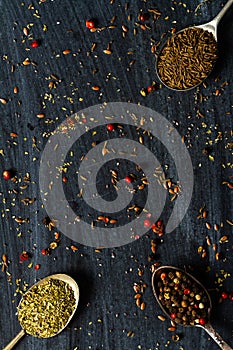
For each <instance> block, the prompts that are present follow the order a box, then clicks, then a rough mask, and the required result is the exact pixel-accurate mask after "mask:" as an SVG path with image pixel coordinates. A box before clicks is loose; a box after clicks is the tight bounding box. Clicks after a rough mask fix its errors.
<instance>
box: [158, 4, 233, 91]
mask: <svg viewBox="0 0 233 350" xmlns="http://www.w3.org/2000/svg"><path fill="white" fill-rule="evenodd" d="M232 4H233V0H228V2H227V3H226V5H225V6H224V7H223V8H222V10H221V11H220V12H219V13H218V15H217V16H216V17H214V19H212V21H210V22H208V23H204V24H201V25H198V26H191V27H187V28H184V29H182V30H180V31H179V32H177V33H176V35H177V34H179V33H181V32H183V31H184V30H186V29H194V28H199V29H203V30H206V31H208V32H210V33H212V34H213V37H214V39H215V40H216V42H217V41H218V38H217V28H218V24H219V22H220V20H221V19H222V18H223V16H224V15H225V13H226V12H227V11H228V10H229V8H230V7H231V5H232ZM165 46H166V42H165V44H164V45H163V47H162V48H161V50H160V53H159V54H158V57H157V60H156V73H157V76H158V78H159V80H160V82H161V83H162V84H163V85H165V86H166V87H167V88H169V89H171V90H174V91H188V90H191V89H193V88H195V87H197V86H199V85H200V84H201V83H202V82H203V81H204V80H205V79H206V78H207V77H205V79H203V80H202V81H201V82H199V83H198V84H196V85H194V86H192V87H189V88H187V89H178V88H177V89H176V88H172V87H170V86H168V85H167V84H166V83H165V82H164V81H163V80H162V79H161V77H160V75H159V70H158V61H159V56H160V54H161V52H162V50H163V48H164V47H165ZM210 73H211V72H209V74H210ZM209 74H208V75H209Z"/></svg>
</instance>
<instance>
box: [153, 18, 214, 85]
mask: <svg viewBox="0 0 233 350" xmlns="http://www.w3.org/2000/svg"><path fill="white" fill-rule="evenodd" d="M211 22H212V21H210V22H208V23H204V24H200V25H196V26H188V27H185V28H183V29H181V30H179V31H178V32H177V33H174V34H172V35H170V36H169V38H171V37H172V36H174V35H178V34H179V33H182V32H184V31H185V30H186V29H192V28H199V29H203V30H204V31H206V32H209V33H211V34H212V35H213V37H214V39H215V41H216V44H217V48H218V40H217V37H215V36H214V34H213V33H212V32H211V31H210V30H208V29H205V28H204V26H205V25H207V24H209V23H211ZM169 38H167V39H166V40H164V43H163V45H162V46H161V48H160V49H159V52H158V54H157V55H156V62H155V72H156V75H157V77H158V79H159V81H160V83H162V84H163V85H164V86H165V87H166V88H168V89H170V90H172V91H178V92H186V91H190V90H193V89H195V88H197V87H198V86H200V85H201V84H202V83H204V82H205V81H206V79H207V78H208V77H209V76H210V74H211V73H212V72H213V69H214V67H215V65H216V63H217V60H218V57H217V59H216V61H215V62H214V65H213V67H212V69H211V71H210V72H209V73H208V75H207V76H206V77H205V79H203V80H202V81H200V82H199V83H198V84H196V85H194V86H191V87H189V88H187V89H176V88H172V87H170V86H169V85H167V84H166V83H165V82H164V81H163V80H162V79H161V77H160V75H159V72H158V60H159V56H160V55H161V52H162V50H163V48H164V47H165V45H166V43H167V41H168V39H169Z"/></svg>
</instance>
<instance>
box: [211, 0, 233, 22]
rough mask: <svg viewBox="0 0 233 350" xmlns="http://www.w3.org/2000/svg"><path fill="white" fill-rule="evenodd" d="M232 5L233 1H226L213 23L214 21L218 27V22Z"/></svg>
mask: <svg viewBox="0 0 233 350" xmlns="http://www.w3.org/2000/svg"><path fill="white" fill-rule="evenodd" d="M232 4H233V0H228V1H227V3H226V5H225V6H223V8H222V9H221V11H220V12H219V13H218V14H217V16H216V17H215V18H214V19H213V21H215V23H216V25H218V23H219V22H220V20H221V19H222V17H223V16H224V15H225V13H226V12H227V10H228V9H229V8H230V7H231V5H232Z"/></svg>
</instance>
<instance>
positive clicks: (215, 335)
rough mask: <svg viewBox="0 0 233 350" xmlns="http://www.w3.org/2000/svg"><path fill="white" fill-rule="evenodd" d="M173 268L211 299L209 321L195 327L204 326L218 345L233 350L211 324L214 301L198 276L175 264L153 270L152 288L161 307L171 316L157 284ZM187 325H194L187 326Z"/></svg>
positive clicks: (226, 349)
mask: <svg viewBox="0 0 233 350" xmlns="http://www.w3.org/2000/svg"><path fill="white" fill-rule="evenodd" d="M171 270H175V271H180V272H182V274H185V275H187V276H188V277H189V279H191V280H193V281H195V282H196V283H197V284H198V285H199V286H200V287H201V288H202V289H203V291H204V292H205V294H206V295H207V296H208V299H209V308H208V321H207V323H206V324H205V325H200V324H196V325H195V326H194V327H201V328H203V329H204V330H205V331H206V332H207V333H208V334H209V335H210V336H211V338H213V340H214V341H215V342H216V343H217V344H218V346H219V347H220V348H221V349H222V350H233V349H232V348H231V347H230V346H229V345H228V344H227V343H226V342H225V341H224V340H223V339H222V338H221V336H220V335H219V334H218V333H217V332H216V331H215V330H214V328H213V327H212V325H211V324H210V321H209V318H210V313H211V309H212V303H211V298H210V295H209V293H208V292H207V290H206V289H205V287H204V286H203V285H202V284H201V283H200V282H199V281H198V280H196V278H194V277H193V276H192V275H190V274H189V273H187V272H185V271H183V270H181V269H178V268H177V267H174V266H161V267H159V268H158V269H156V270H155V271H154V272H153V275H152V289H153V293H154V295H155V298H156V300H157V302H158V304H159V306H160V307H161V309H162V310H163V312H164V313H165V314H166V315H167V316H168V317H169V318H170V315H169V314H168V313H167V311H166V310H165V309H164V307H163V306H162V305H161V302H160V300H159V298H158V288H156V286H157V282H158V280H159V276H160V275H161V273H162V272H169V271H171ZM185 327H193V326H189V325H187V326H185Z"/></svg>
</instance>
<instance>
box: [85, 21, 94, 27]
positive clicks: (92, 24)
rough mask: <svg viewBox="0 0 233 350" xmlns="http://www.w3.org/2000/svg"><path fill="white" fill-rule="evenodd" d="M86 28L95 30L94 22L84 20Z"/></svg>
mask: <svg viewBox="0 0 233 350" xmlns="http://www.w3.org/2000/svg"><path fill="white" fill-rule="evenodd" d="M86 27H87V28H88V29H92V28H95V21H94V20H93V19H88V20H86Z"/></svg>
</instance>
